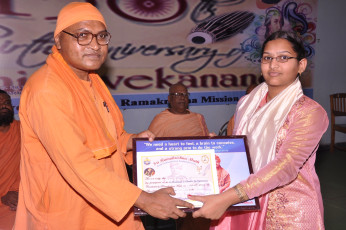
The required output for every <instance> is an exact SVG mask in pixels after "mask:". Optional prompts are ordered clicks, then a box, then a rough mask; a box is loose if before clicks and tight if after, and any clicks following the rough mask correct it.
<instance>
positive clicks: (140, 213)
mask: <svg viewBox="0 0 346 230" xmlns="http://www.w3.org/2000/svg"><path fill="white" fill-rule="evenodd" d="M213 139H228V140H232V139H243V142H244V147H245V152H246V158H247V164H248V170H249V172H250V174H252V173H253V169H252V164H251V159H250V153H249V147H248V144H247V138H246V136H245V135H232V136H214V137H209V136H186V137H156V138H155V140H154V141H153V142H155V141H162V140H165V141H167V140H168V141H169V140H175V141H176V140H213ZM137 141H148V138H133V140H132V143H133V150H132V151H133V165H132V172H133V183H134V184H135V185H136V186H137V183H138V181H137V144H136V143H137ZM244 179H245V178H244ZM253 200H254V201H255V205H251V206H249V205H243V206H242V205H241V204H237V206H234V205H231V206H230V207H228V209H227V211H251V210H260V205H259V200H258V198H257V197H255V198H253ZM180 209H181V210H183V211H184V212H193V211H195V210H198V209H199V208H194V209H189V208H180ZM134 213H135V215H136V216H143V215H148V214H147V213H146V212H145V211H143V210H141V209H139V208H137V207H134Z"/></svg>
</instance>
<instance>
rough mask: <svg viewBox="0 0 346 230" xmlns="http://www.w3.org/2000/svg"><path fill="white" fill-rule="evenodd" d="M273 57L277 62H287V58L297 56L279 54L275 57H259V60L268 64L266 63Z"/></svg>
mask: <svg viewBox="0 0 346 230" xmlns="http://www.w3.org/2000/svg"><path fill="white" fill-rule="evenodd" d="M273 59H275V60H276V61H277V62H280V63H285V62H288V60H290V59H297V58H296V57H289V56H285V55H281V56H277V57H270V56H263V57H262V58H261V62H262V63H263V64H268V63H270V62H272V61H273Z"/></svg>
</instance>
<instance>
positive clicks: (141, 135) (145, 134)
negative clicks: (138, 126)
mask: <svg viewBox="0 0 346 230" xmlns="http://www.w3.org/2000/svg"><path fill="white" fill-rule="evenodd" d="M133 138H148V139H149V141H150V142H152V141H153V140H154V138H155V134H153V133H152V132H151V131H149V130H145V131H143V132H140V133H137V134H132V135H131V138H129V140H128V142H127V146H126V148H127V150H128V151H129V150H132V148H133V146H132V139H133Z"/></svg>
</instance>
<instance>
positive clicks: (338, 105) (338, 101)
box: [330, 93, 346, 116]
mask: <svg viewBox="0 0 346 230" xmlns="http://www.w3.org/2000/svg"><path fill="white" fill-rule="evenodd" d="M330 109H331V112H332V115H334V116H346V93H336V94H332V95H330Z"/></svg>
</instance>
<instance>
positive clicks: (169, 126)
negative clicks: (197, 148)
mask: <svg viewBox="0 0 346 230" xmlns="http://www.w3.org/2000/svg"><path fill="white" fill-rule="evenodd" d="M168 102H169V105H170V108H168V109H166V110H164V111H162V112H161V113H159V114H157V115H156V116H155V118H154V119H153V120H152V122H151V124H150V125H149V128H148V129H149V130H150V131H151V132H152V133H154V134H155V136H157V137H183V136H208V135H215V134H209V131H208V128H207V125H206V123H205V120H204V117H203V115H202V114H199V113H194V112H191V111H190V110H188V106H189V93H188V90H187V88H186V86H185V85H184V84H182V83H176V84H173V85H172V86H171V87H170V88H169V95H168ZM160 223H161V225H163V224H162V221H158V224H159V225H160ZM164 224H165V225H167V224H169V223H164ZM170 224H171V225H174V224H175V223H174V222H170ZM209 225H210V220H207V219H203V218H199V219H193V218H192V216H191V213H190V214H189V215H187V217H186V218H184V219H179V220H178V221H177V222H176V227H177V229H178V230H193V229H196V230H197V229H198V230H203V229H205V230H207V229H209Z"/></svg>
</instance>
